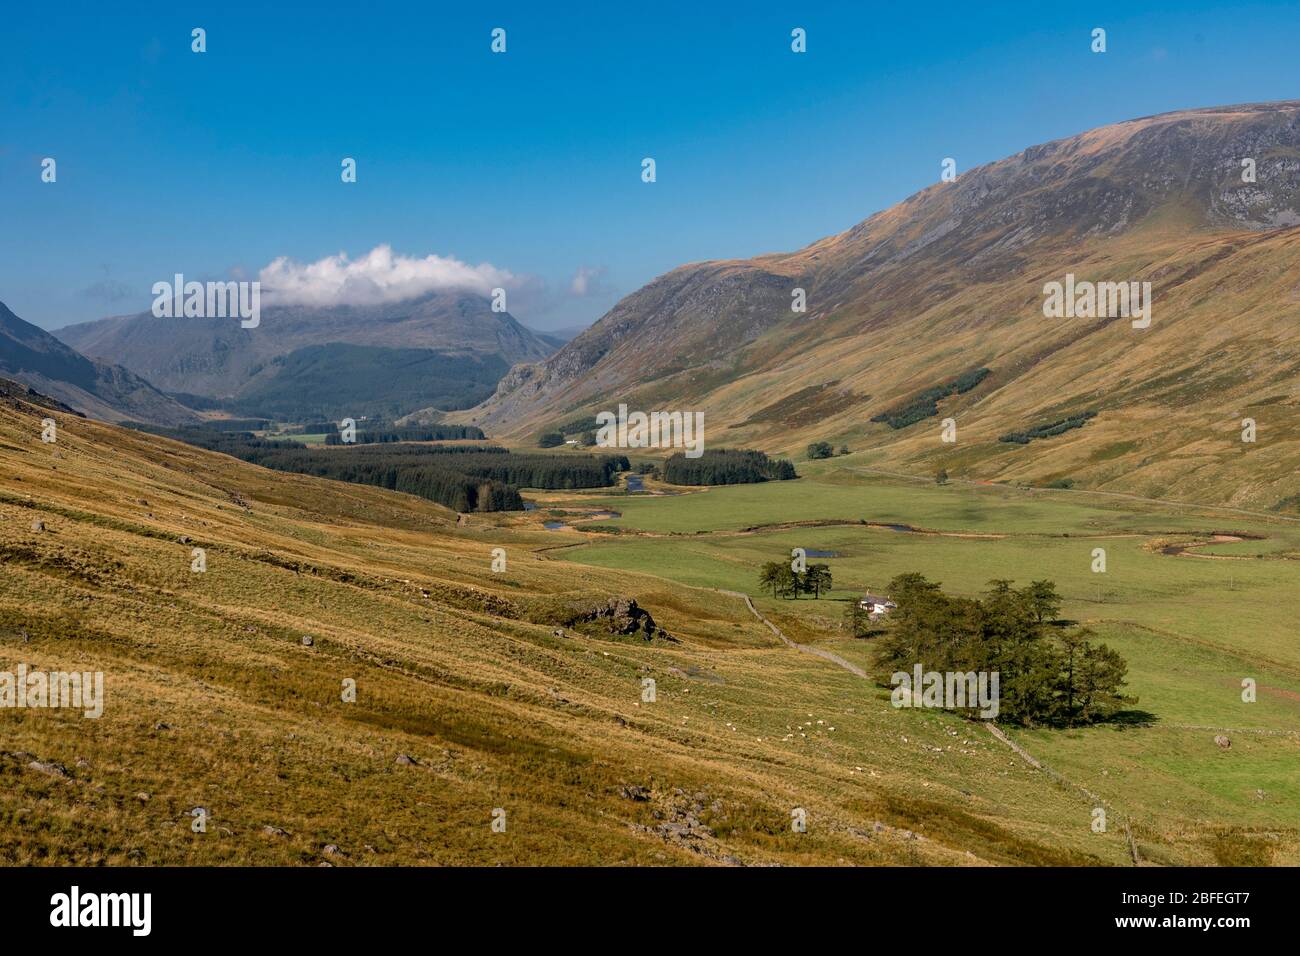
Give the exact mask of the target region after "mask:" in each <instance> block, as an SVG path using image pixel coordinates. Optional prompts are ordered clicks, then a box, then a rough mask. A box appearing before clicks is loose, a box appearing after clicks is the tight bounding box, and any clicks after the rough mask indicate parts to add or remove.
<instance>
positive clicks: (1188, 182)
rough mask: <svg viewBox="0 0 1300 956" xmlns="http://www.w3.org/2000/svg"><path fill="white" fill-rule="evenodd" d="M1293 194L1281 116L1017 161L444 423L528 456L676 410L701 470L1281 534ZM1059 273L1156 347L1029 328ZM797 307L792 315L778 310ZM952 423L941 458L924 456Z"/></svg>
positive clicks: (616, 321)
mask: <svg viewBox="0 0 1300 956" xmlns="http://www.w3.org/2000/svg"><path fill="white" fill-rule="evenodd" d="M1242 157H1254V158H1255V159H1256V161H1257V163H1258V170H1257V172H1258V176H1257V181H1256V182H1254V183H1245V182H1243V181H1242V178H1241V174H1242V167H1241V160H1242ZM1298 171H1300V104H1298V103H1295V102H1287V103H1277V104H1255V105H1250V106H1241V107H1225V108H1221V109H1211V110H1188V111H1182V112H1178V113H1170V114H1164V115H1162V116H1156V117H1146V118H1144V119H1140V120H1133V121H1130V122H1127V123H1119V124H1115V125H1114V126H1108V127H1104V128H1102V129H1098V130H1092V131H1089V132H1087V133H1083V134H1080V135H1078V136H1074V137H1070V138H1068V139H1064V140H1059V141H1056V142H1053V143H1048V144H1044V145H1041V146H1035V147H1031V148H1030V149H1027V150H1024V151H1023V152H1021V153H1019V154H1017V155H1015V156H1012V157H1009V158H1007V159H1005V160H1001V161H998V162H996V163H991V164H988V165H987V166H983V167H980V168H977V169H973V170H970V171H968V172H963V173H961V174H960V175H959V176H958V178H957V180H956V181H955V182H953V183H939V184H936V185H933V186H931V187H928V188H927V189H925V190H922V191H921V192H919V193H917V194H916V195H914V196H912V197H910V198H909V199H907V200H905V201H904V202H901V203H899V204H898V205H896V206H893V207H891V208H890V209H887V210H884V211H882V212H880V213H877V214H876V215H874V216H872V217H871V218H869V219H867V220H865V221H863V222H862V223H859V224H858V225H856V226H854V227H853V228H851V229H849V230H847V231H845V232H843V233H840V234H838V235H835V236H831V237H828V238H826V239H823V240H821V241H819V242H816V243H814V244H812V245H810V246H808V247H807V248H805V249H803V250H800V251H798V252H794V253H790V254H784V255H768V256H760V257H757V258H755V259H752V260H747V261H724V262H709V263H698V264H694V265H689V266H683V267H681V268H680V269H677V270H674V271H673V272H672V273H669V274H668V275H666V276H663V277H661V278H660V279H657V280H655V281H654V282H652V283H650V284H649V285H648V286H646V287H645V288H644V289H642V290H640V291H638V292H636V293H634V294H633V295H631V296H628V297H627V299H625V300H624V301H623V302H620V303H619V304H618V305H617V306H616V307H615V308H614V309H613V310H611V312H610V313H609V315H607V316H606V317H605V318H603V319H602V320H601V321H600V322H599V323H597V324H596V325H595V326H593V327H592V329H590V330H588V331H587V332H586V333H584V334H583V335H582V336H579V337H578V338H577V339H575V340H574V341H573V342H572V343H570V344H569V345H568V346H566V348H564V349H562V350H561V351H560V352H559V353H557V354H556V355H555V356H552V357H551V358H549V359H547V360H546V361H545V362H543V363H541V364H540V365H537V366H529V367H526V368H517V369H516V370H515V371H514V372H512V374H511V375H510V376H508V377H507V379H506V380H505V381H504V382H503V383H502V385H501V386H500V388H499V390H498V394H497V395H496V396H495V397H494V398H493V399H492V400H490V401H489V402H486V403H484V405H482V406H480V407H479V408H477V409H473V410H470V411H467V412H461V413H457V415H456V417H457V419H458V420H464V421H474V422H476V423H479V424H481V425H482V426H483V427H484V428H485V429H487V430H488V432H489V434H491V435H493V436H494V437H500V438H503V439H505V440H508V441H512V442H518V443H521V444H526V443H531V442H532V440H533V438H534V436H535V434H536V433H537V432H538V431H540V430H541V429H543V428H545V427H547V426H548V425H554V424H556V423H558V422H561V421H567V420H572V419H574V418H576V417H579V416H580V415H582V414H584V413H585V414H590V413H594V412H596V411H600V410H608V409H612V408H614V407H615V405H616V404H617V403H619V402H626V403H627V404H628V405H629V407H630V408H633V409H641V410H645V411H650V410H656V409H670V410H681V409H692V410H699V411H703V412H704V415H705V440H706V445H707V446H710V447H715V448H716V447H757V448H761V449H763V450H765V451H768V452H781V453H786V454H798V453H801V452H802V451H803V449H804V448H805V447H806V446H807V445H808V444H809V443H810V442H812V441H815V440H828V441H831V442H833V443H834V444H835V445H836V446H837V447H838V445H839V444H841V443H847V444H848V445H849V446H850V447H851V448H852V449H853V450H854V451H869V452H870V453H871V454H872V456H873V461H874V463H875V464H877V465H879V466H882V467H891V468H896V469H899V470H904V471H908V472H911V473H914V474H930V473H933V471H934V470H936V469H937V468H939V467H945V468H947V470H948V471H949V473H950V474H953V475H960V476H961V477H965V478H971V479H976V480H990V481H1014V482H1025V483H1031V484H1041V483H1046V482H1052V481H1058V480H1061V479H1070V480H1072V481H1074V482H1075V483H1076V485H1078V486H1079V487H1088V488H1096V489H1104V490H1115V491H1125V492H1133V493H1137V494H1142V495H1150V496H1154V497H1169V498H1173V499H1179V500H1194V501H1200V502H1213V503H1231V504H1234V505H1238V506H1241V507H1247V508H1255V509H1261V510H1263V509H1270V508H1275V507H1276V508H1280V509H1281V510H1284V511H1287V512H1289V513H1297V510H1298V509H1300V504H1298V502H1300V497H1297V496H1300V477H1298V476H1297V472H1298V471H1300V430H1298V428H1297V425H1296V421H1297V416H1296V414H1295V409H1296V407H1297V406H1298V405H1300V375H1298V373H1300V324H1297V322H1296V317H1297V315H1298V314H1300V278H1298V277H1300V226H1298V225H1297V223H1300V172H1298ZM1067 273H1072V274H1074V275H1075V276H1076V278H1077V279H1078V280H1080V281H1084V280H1088V281H1094V282H1098V281H1114V282H1144V281H1145V282H1150V283H1151V285H1152V295H1153V299H1154V308H1153V316H1152V322H1151V325H1150V327H1149V328H1146V329H1134V328H1133V327H1132V326H1131V324H1130V322H1129V321H1128V320H1127V319H1124V318H1109V319H1082V318H1073V319H1066V318H1063V319H1054V318H1045V317H1044V314H1043V302H1044V291H1043V289H1044V285H1045V283H1048V282H1062V281H1064V279H1065V276H1066V274H1067ZM796 287H798V288H803V289H805V291H806V293H807V302H808V311H807V313H805V314H799V313H792V311H791V292H792V290H793V289H794V288H796ZM981 366H984V367H988V368H990V369H991V370H992V372H993V374H992V375H991V376H990V377H989V378H988V379H987V380H986V381H985V382H984V383H983V384H981V385H980V386H979V387H978V388H976V389H975V390H973V391H971V392H969V393H967V394H966V395H963V396H955V397H951V398H948V399H946V400H944V401H942V402H941V403H940V405H939V412H940V414H939V415H938V416H935V417H933V418H929V419H926V420H924V421H922V422H919V423H916V424H913V425H911V426H909V427H907V428H904V429H901V430H894V429H891V428H890V427H889V426H888V425H886V424H884V423H873V422H872V421H871V420H870V419H871V418H872V416H874V415H876V414H878V413H880V412H882V411H885V410H886V409H889V408H891V407H893V406H896V405H898V404H900V403H902V402H905V401H906V400H907V399H909V398H910V397H912V396H914V395H916V394H917V393H918V392H921V391H923V390H925V389H927V388H930V387H933V386H936V385H938V384H940V383H941V382H944V381H945V380H947V379H950V378H952V377H954V376H956V375H958V374H960V373H961V372H964V371H966V370H969V369H973V368H978V367H981ZM1084 410H1096V411H1097V412H1098V413H1099V414H1098V416H1097V418H1095V419H1094V420H1092V421H1091V422H1090V423H1089V424H1088V425H1086V426H1085V427H1084V428H1082V429H1079V430H1075V431H1070V432H1067V433H1065V434H1064V435H1061V436H1057V437H1054V438H1050V439H1044V440H1038V441H1034V442H1032V443H1031V444H1029V445H1015V444H1008V443H999V442H998V441H997V439H998V437H999V436H1000V435H1003V434H1006V433H1009V432H1015V431H1022V430H1025V429H1028V428H1032V427H1034V426H1036V425H1041V424H1046V423H1050V422H1052V421H1055V420H1057V419H1059V418H1063V417H1066V416H1068V415H1070V414H1074V413H1078V412H1082V411H1084ZM948 417H951V418H954V419H955V420H956V423H957V441H956V443H955V444H945V443H942V442H941V441H940V426H941V421H942V419H943V418H948ZM1243 418H1253V419H1255V421H1256V423H1257V431H1258V438H1257V441H1256V442H1255V443H1253V444H1246V443H1243V442H1242V441H1241V438H1240V436H1241V429H1242V423H1241V421H1242V419H1243Z"/></svg>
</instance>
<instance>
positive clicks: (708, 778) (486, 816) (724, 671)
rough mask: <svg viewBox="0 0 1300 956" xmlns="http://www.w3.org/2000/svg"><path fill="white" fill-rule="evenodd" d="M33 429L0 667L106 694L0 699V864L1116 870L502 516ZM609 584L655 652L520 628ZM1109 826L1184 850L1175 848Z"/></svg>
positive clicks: (143, 438)
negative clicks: (98, 687)
mask: <svg viewBox="0 0 1300 956" xmlns="http://www.w3.org/2000/svg"><path fill="white" fill-rule="evenodd" d="M47 414H50V413H49V412H47V411H46V410H44V409H38V408H35V407H32V406H30V405H26V404H24V403H23V402H21V401H18V400H10V401H7V402H5V403H3V404H0V670H10V671H12V670H14V669H15V668H16V667H17V665H18V664H19V663H26V664H27V665H28V666H29V667H30V668H39V669H44V670H78V671H95V670H100V671H103V672H104V674H105V681H106V703H105V711H104V715H103V717H102V718H101V719H99V720H88V719H85V718H83V717H82V716H81V715H80V714H79V713H73V712H69V711H65V710H60V711H53V710H15V709H3V710H0V862H4V863H7V864H15V863H17V864H26V863H59V864H65V863H84V864H101V863H103V864H126V863H140V864H182V863H188V864H236V863H257V864H274V865H319V864H321V863H331V864H334V865H395V864H472V865H494V864H609V865H621V864H726V863H732V864H740V863H743V864H772V863H780V864H900V863H902V864H908V863H911V864H937V865H961V864H977V863H1069V864H1113V865H1126V864H1127V863H1129V861H1130V857H1129V851H1128V848H1127V846H1126V841H1125V839H1124V837H1123V835H1122V834H1121V833H1115V832H1112V833H1109V834H1102V835H1099V834H1094V833H1092V832H1091V831H1090V829H1089V822H1090V809H1091V808H1090V807H1089V806H1088V805H1087V803H1086V801H1083V800H1080V799H1079V797H1078V795H1077V794H1074V793H1072V792H1071V791H1070V790H1069V789H1068V788H1062V787H1059V786H1057V785H1055V784H1053V783H1052V782H1051V780H1050V779H1048V778H1047V777H1046V776H1045V775H1044V774H1042V773H1039V772H1037V771H1035V770H1033V769H1031V768H1030V767H1028V766H1027V765H1026V764H1025V763H1024V762H1022V761H1021V760H1020V759H1019V758H1017V757H1015V756H1014V755H1013V754H1011V753H1009V752H1008V751H1007V750H1006V749H1005V748H1004V747H1003V746H1002V745H1001V744H999V743H998V742H997V741H995V740H993V739H992V738H991V737H990V736H989V735H988V734H986V733H984V731H983V729H982V728H980V727H977V726H973V725H971V724H968V723H966V722H964V721H962V720H960V719H957V718H955V717H952V716H951V715H947V714H939V713H927V714H916V713H913V712H909V711H898V710H895V709H893V708H892V707H890V706H889V705H888V702H887V700H886V699H885V696H884V694H883V692H881V691H879V690H878V689H876V688H874V687H871V686H870V685H868V684H866V683H865V682H863V681H861V680H860V679H858V678H855V677H853V676H852V675H851V674H849V673H847V672H845V671H843V670H839V669H837V668H835V667H833V666H831V665H829V664H827V663H825V662H823V661H820V660H816V659H807V658H806V657H804V655H801V654H798V653H795V652H793V651H791V650H789V649H788V648H785V647H782V646H780V645H779V644H778V643H777V642H776V641H775V640H774V639H773V638H772V635H771V634H769V633H768V632H767V631H766V629H764V628H763V627H762V626H761V625H760V624H759V623H758V622H757V621H755V620H754V619H753V618H752V617H751V616H750V615H749V614H748V612H747V611H746V609H745V608H744V606H743V604H742V603H741V602H740V601H738V600H734V599H724V598H722V597H720V596H719V595H718V594H717V593H715V592H712V591H706V590H696V589H692V588H688V587H684V586H680V585H674V584H671V583H669V582H667V581H664V580H662V579H659V578H655V577H651V576H648V575H644V574H638V573H633V572H619V571H612V570H605V569H599V568H589V567H583V566H580V565H574V564H566V563H564V562H562V561H558V560H550V559H548V558H547V556H546V555H545V554H544V553H542V552H541V551H540V549H541V548H543V547H545V546H547V545H550V544H552V543H554V542H555V536H554V535H546V534H543V533H538V532H536V531H535V530H531V529H530V528H529V527H528V526H526V525H525V524H524V523H523V519H521V518H502V519H499V520H496V519H492V520H490V519H488V518H485V517H483V516H472V517H471V518H470V519H469V521H468V524H458V519H457V516H456V515H454V514H451V513H450V512H448V511H446V510H445V509H442V508H439V507H437V506H434V505H432V504H429V503H427V502H424V501H421V500H419V499H415V498H411V497H407V496H403V495H398V494H394V493H390V492H385V491H382V490H379V489H371V488H364V487H356V486H349V485H342V484H337V483H333V482H328V481H323V480H318V479H312V478H306V477H300V476H294V475H284V474H280V473H273V472H269V471H265V470H262V469H260V468H256V467H253V466H249V465H246V464H244V463H241V462H238V461H235V460H233V459H229V458H226V457H223V456H220V455H215V454H211V453H207V452H204V451H201V450H197V449H194V448H190V447H187V446H183V445H178V444H175V443H172V442H169V441H167V440H164V439H159V438H155V437H151V436H147V435H141V434H136V433H132V432H129V431H124V430H122V429H119V428H116V427H114V426H110V425H105V424H101V423H96V422H91V421H84V420H79V419H76V418H72V417H70V416H66V415H61V414H55V415H54V417H55V418H56V419H57V421H58V425H59V433H58V441H57V442H56V443H54V444H43V443H42V442H41V441H40V438H39V435H40V419H41V418H42V417H44V416H45V415H47ZM37 521H39V522H42V523H43V526H44V527H43V530H34V528H33V522H37ZM183 539H188V540H183ZM496 546H501V547H505V548H506V549H507V552H508V556H509V558H508V559H509V566H508V569H507V571H506V572H505V573H502V574H494V573H493V572H492V571H491V570H490V548H492V547H496ZM195 547H198V548H202V549H204V550H205V551H206V555H207V571H206V572H205V573H195V572H193V571H191V569H190V568H191V560H192V558H191V552H192V549H193V548H195ZM615 594H618V595H630V596H634V597H636V598H637V600H638V601H640V602H641V603H642V604H643V605H644V606H646V607H648V608H650V609H651V611H652V612H653V613H654V614H655V616H656V618H657V619H658V620H659V622H660V623H661V624H662V625H664V626H665V627H666V628H667V629H668V630H669V631H670V632H671V633H672V634H674V635H675V636H677V637H679V638H680V639H681V643H680V644H669V643H665V642H660V641H655V642H652V643H646V642H643V641H641V640H639V639H629V638H617V637H613V636H601V635H599V634H594V633H593V634H575V633H572V632H569V633H566V634H564V635H563V636H556V635H555V634H554V633H553V629H552V628H551V627H550V626H544V625H538V624H533V623H529V622H528V620H526V617H527V615H526V613H524V611H525V609H526V608H527V607H528V606H529V603H530V602H531V601H534V600H535V599H536V598H537V597H539V596H543V595H571V596H572V595H583V596H588V597H591V596H608V595H615ZM304 635H310V636H311V637H312V638H313V643H312V644H311V646H304V644H303V642H302V637H303V636H304ZM647 677H650V678H653V679H654V680H655V681H657V700H656V701H655V702H654V703H648V702H642V700H641V689H642V681H643V679H644V678H647ZM346 680H354V681H355V682H356V691H357V699H356V702H355V703H347V702H344V701H343V700H342V699H341V690H342V687H343V683H344V681H346ZM403 756H406V757H409V758H411V760H412V762H409V763H408V762H405V761H399V758H401V757H403ZM637 788H643V789H637ZM196 808H203V809H204V810H206V812H207V814H208V822H207V830H206V832H203V833H196V832H193V830H192V821H193V819H194V818H193V816H192V811H193V810H195V809H196ZM498 808H499V809H502V810H504V811H505V814H506V820H507V827H506V830H505V832H493V830H492V828H491V823H492V819H493V811H494V810H495V809H498ZM795 808H802V809H805V810H806V811H807V814H808V821H809V822H808V830H807V832H806V833H796V832H793V831H792V828H791V812H792V810H794V809H795ZM1139 839H1140V840H1150V841H1151V844H1152V847H1153V858H1157V859H1162V860H1165V861H1202V862H1210V861H1212V857H1211V856H1210V854H1209V851H1208V850H1207V849H1206V848H1205V846H1204V844H1203V842H1202V841H1201V840H1200V836H1199V835H1196V834H1192V835H1188V836H1187V837H1186V839H1182V838H1181V837H1176V836H1175V837H1170V836H1168V835H1166V834H1160V833H1155V832H1152V833H1150V834H1140V835H1139Z"/></svg>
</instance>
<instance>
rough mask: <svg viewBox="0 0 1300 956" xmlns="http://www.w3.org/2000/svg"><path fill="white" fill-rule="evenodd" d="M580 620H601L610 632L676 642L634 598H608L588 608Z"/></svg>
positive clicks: (648, 639)
mask: <svg viewBox="0 0 1300 956" xmlns="http://www.w3.org/2000/svg"><path fill="white" fill-rule="evenodd" d="M581 620H583V621H598V622H601V623H603V624H604V625H605V627H606V628H607V629H608V630H609V632H610V633H611V634H639V635H641V636H642V637H644V638H645V639H646V640H647V641H650V640H654V639H655V638H656V637H657V638H660V639H662V640H667V641H672V642H673V643H677V639H676V638H674V637H671V636H670V635H669V634H668V632H667V631H665V630H664V629H663V628H662V627H659V626H658V625H657V624H655V619H654V618H653V617H651V615H650V612H649V611H647V610H646V609H645V608H643V607H641V606H640V605H639V604H637V603H636V598H628V597H621V598H610V599H609V600H608V601H606V602H605V603H604V604H597V605H594V606H593V607H590V608H588V609H587V610H586V611H585V612H584V613H583V615H582V617H581Z"/></svg>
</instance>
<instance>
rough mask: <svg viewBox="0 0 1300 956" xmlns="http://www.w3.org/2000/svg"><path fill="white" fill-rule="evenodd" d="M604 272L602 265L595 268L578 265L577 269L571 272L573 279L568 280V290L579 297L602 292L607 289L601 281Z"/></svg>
mask: <svg viewBox="0 0 1300 956" xmlns="http://www.w3.org/2000/svg"><path fill="white" fill-rule="evenodd" d="M605 272H606V269H605V267H604V266H598V267H596V268H591V267H589V266H578V271H577V272H575V273H574V274H573V279H572V280H570V282H569V292H570V293H572V294H573V295H574V296H576V297H577V298H579V299H582V298H585V297H586V296H589V295H599V294H603V293H604V292H606V291H607V290H606V289H605V285H604V283H603V282H602V281H601V280H602V279H603V278H604V276H605Z"/></svg>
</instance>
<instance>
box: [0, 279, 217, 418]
mask: <svg viewBox="0 0 1300 956" xmlns="http://www.w3.org/2000/svg"><path fill="white" fill-rule="evenodd" d="M0 376H4V377H6V378H10V379H13V380H14V381H17V382H21V383H23V384H24V385H28V386H30V387H32V388H35V389H36V390H37V391H39V392H41V393H43V394H46V395H50V396H52V397H54V398H57V399H59V400H61V401H63V402H65V403H67V404H68V405H70V406H72V407H73V408H75V409H77V410H78V411H80V412H84V413H85V414H87V415H90V416H92V417H93V418H99V419H103V420H105V421H141V422H152V423H154V424H158V425H184V424H188V423H191V422H194V421H196V420H197V419H198V416H197V415H195V414H194V413H193V412H192V411H191V410H190V409H188V408H186V407H184V406H183V405H181V404H180V403H178V402H177V401H176V400H175V399H172V398H169V397H167V396H166V395H164V394H162V393H161V392H159V391H158V390H157V389H156V388H154V387H153V386H152V385H150V384H149V383H148V382H146V381H144V380H143V379H141V378H140V377H139V376H137V375H134V374H132V373H131V372H130V371H128V370H127V369H125V368H122V367H121V366H119V365H107V364H105V363H103V362H96V361H93V360H91V359H88V358H86V356H84V355H81V354H80V353H78V352H76V351H74V350H73V349H70V348H68V346H66V345H64V344H63V343H62V342H60V341H59V340H58V339H56V338H55V337H54V336H53V335H51V334H50V333H48V332H46V331H44V330H43V329H40V328H37V327H36V326H34V325H32V324H31V323H30V322H24V321H23V320H22V319H20V318H18V316H16V315H14V314H13V312H11V311H9V308H8V307H7V306H6V305H5V304H4V303H3V302H0Z"/></svg>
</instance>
